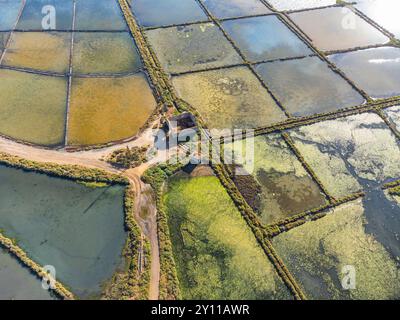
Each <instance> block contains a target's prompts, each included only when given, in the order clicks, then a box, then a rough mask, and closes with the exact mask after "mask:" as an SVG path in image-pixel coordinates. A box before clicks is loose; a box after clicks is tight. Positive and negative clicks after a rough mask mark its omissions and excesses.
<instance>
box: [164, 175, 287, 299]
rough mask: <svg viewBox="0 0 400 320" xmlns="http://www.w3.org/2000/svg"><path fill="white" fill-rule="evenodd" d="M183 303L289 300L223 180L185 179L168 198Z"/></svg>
mask: <svg viewBox="0 0 400 320" xmlns="http://www.w3.org/2000/svg"><path fill="white" fill-rule="evenodd" d="M163 202H164V204H165V206H166V214H167V216H168V224H169V228H170V234H171V240H172V245H173V253H174V257H175V262H176V265H177V271H178V277H179V281H180V286H181V291H182V295H183V298H184V299H211V300H212V299H290V298H291V296H290V294H289V292H288V289H287V288H286V287H285V285H284V284H283V282H282V280H281V279H280V278H279V277H278V276H277V273H276V271H275V269H274V267H273V266H272V264H271V263H270V262H269V260H268V258H267V257H266V256H265V254H264V252H263V251H262V249H261V247H260V246H259V245H258V243H257V242H256V239H255V237H254V235H253V234H252V232H251V231H250V229H249V228H248V226H247V224H246V223H245V221H244V219H243V218H242V217H241V215H240V213H239V212H238V211H237V209H236V207H235V205H234V204H233V202H232V200H231V198H230V197H229V195H228V194H227V193H226V191H225V189H224V188H223V186H222V185H221V184H220V182H219V180H218V178H216V177H214V176H203V177H201V176H199V177H193V178H189V177H188V176H184V175H183V174H181V175H180V176H177V177H173V178H171V179H170V181H169V184H168V190H167V192H166V194H165V195H164V197H163Z"/></svg>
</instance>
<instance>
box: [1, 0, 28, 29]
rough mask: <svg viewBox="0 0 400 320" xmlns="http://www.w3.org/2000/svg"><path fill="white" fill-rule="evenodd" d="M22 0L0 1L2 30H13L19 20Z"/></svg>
mask: <svg viewBox="0 0 400 320" xmlns="http://www.w3.org/2000/svg"><path fill="white" fill-rule="evenodd" d="M22 4H23V1H22V0H2V1H0V12H1V15H0V31H1V30H12V29H13V28H14V25H15V23H16V22H17V18H18V14H19V12H20V10H21V8H22Z"/></svg>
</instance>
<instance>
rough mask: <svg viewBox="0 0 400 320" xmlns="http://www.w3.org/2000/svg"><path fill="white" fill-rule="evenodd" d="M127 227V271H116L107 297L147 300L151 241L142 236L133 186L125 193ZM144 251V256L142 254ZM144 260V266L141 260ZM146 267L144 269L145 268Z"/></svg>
mask: <svg viewBox="0 0 400 320" xmlns="http://www.w3.org/2000/svg"><path fill="white" fill-rule="evenodd" d="M124 210H125V228H126V230H127V232H128V238H127V240H126V245H125V247H124V249H123V253H122V254H123V256H124V257H125V259H126V260H127V261H128V266H127V269H128V270H127V272H122V273H118V272H117V273H115V274H114V276H113V279H112V280H111V282H110V285H108V286H106V288H105V292H104V295H103V296H102V298H105V299H110V300H114V299H122V300H132V299H134V300H146V299H147V298H148V294H149V292H148V290H149V281H150V268H149V266H150V243H149V241H148V240H145V239H143V238H142V236H141V231H140V228H139V227H138V225H137V223H136V221H135V218H134V216H135V192H134V190H133V188H132V186H129V187H127V188H126V190H125V195H124ZM142 253H143V257H140V254H142ZM141 260H144V264H145V265H144V266H141V265H140V261H141ZM143 267H144V270H143Z"/></svg>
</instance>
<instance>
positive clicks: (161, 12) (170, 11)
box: [132, 0, 208, 27]
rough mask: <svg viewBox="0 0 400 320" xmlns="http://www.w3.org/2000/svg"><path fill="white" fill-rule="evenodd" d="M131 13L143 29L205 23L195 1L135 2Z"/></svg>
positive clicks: (144, 0)
mask: <svg viewBox="0 0 400 320" xmlns="http://www.w3.org/2000/svg"><path fill="white" fill-rule="evenodd" d="M132 11H133V13H134V14H135V16H136V17H137V19H138V21H139V23H140V25H141V26H143V27H156V26H165V25H176V24H182V23H189V22H196V21H207V20H208V18H207V15H206V14H205V12H204V11H203V9H202V8H201V7H200V6H199V5H198V3H197V2H196V0H185V1H182V0H162V1H160V0H135V1H133V2H132Z"/></svg>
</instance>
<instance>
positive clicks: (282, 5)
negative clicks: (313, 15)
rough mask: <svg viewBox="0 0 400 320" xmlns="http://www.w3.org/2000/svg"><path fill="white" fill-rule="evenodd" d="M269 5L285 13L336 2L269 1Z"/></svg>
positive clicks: (319, 0) (334, 0)
mask: <svg viewBox="0 0 400 320" xmlns="http://www.w3.org/2000/svg"><path fill="white" fill-rule="evenodd" d="M268 3H270V4H271V5H272V6H274V8H275V9H277V10H279V11H284V10H301V9H309V8H318V7H323V6H330V5H334V4H336V0H268Z"/></svg>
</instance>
